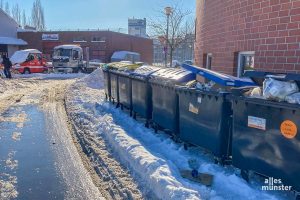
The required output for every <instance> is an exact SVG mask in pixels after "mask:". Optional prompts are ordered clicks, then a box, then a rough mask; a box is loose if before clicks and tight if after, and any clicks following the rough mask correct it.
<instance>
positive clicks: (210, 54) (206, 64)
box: [205, 53, 213, 70]
mask: <svg viewBox="0 0 300 200" xmlns="http://www.w3.org/2000/svg"><path fill="white" fill-rule="evenodd" d="M209 58H211V60H210V66H209V67H208V63H209V62H208V61H209ZM212 59H213V54H212V53H207V54H206V62H205V69H209V70H211V67H212Z"/></svg>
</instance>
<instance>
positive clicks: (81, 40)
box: [73, 36, 86, 42]
mask: <svg viewBox="0 0 300 200" xmlns="http://www.w3.org/2000/svg"><path fill="white" fill-rule="evenodd" d="M73 42H86V40H85V38H84V37H82V36H78V37H74V40H73Z"/></svg>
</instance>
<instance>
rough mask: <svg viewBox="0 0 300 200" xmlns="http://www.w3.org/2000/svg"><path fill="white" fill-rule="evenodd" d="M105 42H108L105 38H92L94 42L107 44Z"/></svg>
mask: <svg viewBox="0 0 300 200" xmlns="http://www.w3.org/2000/svg"><path fill="white" fill-rule="evenodd" d="M105 41H106V38H105V37H99V36H94V37H92V42H105Z"/></svg>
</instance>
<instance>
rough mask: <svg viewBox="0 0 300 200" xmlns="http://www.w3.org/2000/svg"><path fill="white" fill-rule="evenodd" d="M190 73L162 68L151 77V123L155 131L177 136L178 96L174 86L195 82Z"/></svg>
mask: <svg viewBox="0 0 300 200" xmlns="http://www.w3.org/2000/svg"><path fill="white" fill-rule="evenodd" d="M195 77H196V75H195V74H194V73H192V72H190V71H187V70H184V69H176V68H164V69H161V70H159V71H157V72H155V73H153V74H152V75H151V79H150V83H151V87H152V105H153V108H152V122H153V125H154V128H155V130H156V131H157V130H158V129H164V130H166V131H168V132H171V133H172V134H175V135H177V134H178V95H177V94H176V91H175V85H184V84H185V83H187V82H188V81H191V80H195Z"/></svg>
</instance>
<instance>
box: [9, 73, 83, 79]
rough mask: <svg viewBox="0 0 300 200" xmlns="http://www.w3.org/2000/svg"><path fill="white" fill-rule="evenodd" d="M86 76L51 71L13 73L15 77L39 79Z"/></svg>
mask: <svg viewBox="0 0 300 200" xmlns="http://www.w3.org/2000/svg"><path fill="white" fill-rule="evenodd" d="M84 76H86V74H83V73H69V74H64V73H50V74H43V73H32V74H15V75H13V77H14V78H38V79H72V78H82V77H84Z"/></svg>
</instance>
